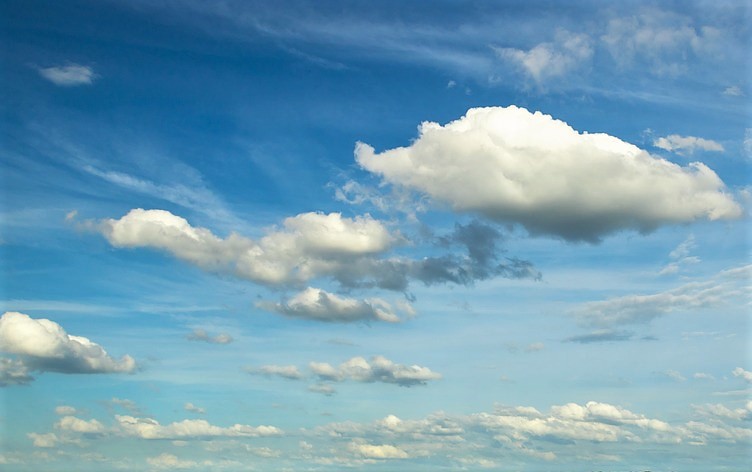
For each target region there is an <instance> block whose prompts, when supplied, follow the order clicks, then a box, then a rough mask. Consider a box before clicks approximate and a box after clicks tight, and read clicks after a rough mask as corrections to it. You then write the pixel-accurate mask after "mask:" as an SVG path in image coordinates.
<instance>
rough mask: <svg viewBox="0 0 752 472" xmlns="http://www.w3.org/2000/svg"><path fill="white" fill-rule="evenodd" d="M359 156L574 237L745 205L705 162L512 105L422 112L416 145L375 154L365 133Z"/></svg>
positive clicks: (720, 215)
mask: <svg viewBox="0 0 752 472" xmlns="http://www.w3.org/2000/svg"><path fill="white" fill-rule="evenodd" d="M355 156H356V160H357V162H358V163H359V164H360V165H361V167H363V168H364V169H366V170H368V171H370V172H373V173H375V174H378V175H380V176H382V177H383V179H384V180H385V181H387V182H389V183H392V184H395V185H399V186H404V187H407V188H411V189H414V190H418V191H420V192H423V193H425V194H427V195H429V196H430V197H432V198H433V199H435V200H436V201H439V202H444V203H447V204H449V205H450V206H451V207H452V208H453V209H454V210H456V211H461V212H473V213H480V214H482V215H484V216H486V217H488V218H490V219H492V220H495V221H498V222H505V223H519V224H521V225H522V226H524V227H525V228H526V229H527V230H528V231H529V232H530V233H532V234H548V235H553V236H558V237H561V238H563V239H566V240H570V241H590V242H596V241H598V240H599V239H600V238H602V237H603V236H605V235H608V234H610V233H614V232H617V231H621V230H627V229H632V230H637V231H640V232H648V231H651V230H654V229H656V228H658V227H660V226H663V225H668V224H678V223H688V222H691V221H694V220H697V219H703V218H708V219H711V220H717V219H726V218H735V217H738V216H740V215H741V208H740V206H739V204H738V203H737V202H735V201H734V200H733V199H732V198H731V196H730V195H729V194H728V193H726V191H725V186H724V184H723V182H722V181H721V179H720V178H719V177H718V176H717V175H716V174H715V172H713V171H712V170H710V169H709V168H708V167H707V166H705V165H704V164H702V163H692V164H690V165H689V166H688V167H681V166H678V165H676V164H673V163H671V162H668V161H666V160H663V159H660V158H658V157H655V156H652V155H650V154H648V153H647V152H645V151H643V150H641V149H639V148H638V147H636V146H634V145H631V144H628V143H626V142H624V141H621V140H620V139H618V138H615V137H612V136H609V135H607V134H601V133H596V134H589V133H578V132H577V131H575V130H574V129H572V128H571V127H570V126H569V125H567V124H566V123H564V122H562V121H559V120H555V119H553V118H552V117H551V116H549V115H544V114H542V113H540V112H536V113H530V112H529V111H528V110H526V109H524V108H518V107H515V106H509V107H506V108H501V107H489V108H473V109H470V110H468V112H467V114H466V115H465V116H463V117H462V118H460V119H458V120H456V121H453V122H451V123H449V124H447V125H445V126H442V125H440V124H438V123H432V122H424V123H423V124H421V126H420V135H419V136H418V138H417V139H416V140H415V141H413V142H412V144H411V145H410V146H406V147H400V148H395V149H390V150H386V151H384V152H382V153H378V154H377V153H376V152H375V150H374V149H373V148H372V147H371V146H369V145H367V144H365V143H360V142H359V143H358V144H357V145H356V147H355Z"/></svg>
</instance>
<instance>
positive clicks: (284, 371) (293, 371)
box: [248, 365, 303, 380]
mask: <svg viewBox="0 0 752 472" xmlns="http://www.w3.org/2000/svg"><path fill="white" fill-rule="evenodd" d="M248 372H249V373H252V374H261V375H266V376H269V377H282V378H285V379H290V380H300V379H302V378H303V374H301V373H300V370H298V368H297V367H295V366H294V365H264V366H261V367H259V368H258V369H248Z"/></svg>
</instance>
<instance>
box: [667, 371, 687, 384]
mask: <svg viewBox="0 0 752 472" xmlns="http://www.w3.org/2000/svg"><path fill="white" fill-rule="evenodd" d="M660 374H661V375H663V376H664V377H667V378H669V379H671V380H674V381H676V382H685V381H686V380H687V378H686V377H684V376H683V375H682V374H681V373H679V372H677V371H675V370H665V371H663V372H661V373H660Z"/></svg>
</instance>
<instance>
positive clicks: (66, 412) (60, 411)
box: [55, 405, 76, 416]
mask: <svg viewBox="0 0 752 472" xmlns="http://www.w3.org/2000/svg"><path fill="white" fill-rule="evenodd" d="M55 414H56V415H61V416H71V415H75V414H76V409H75V408H74V407H72V406H68V405H60V406H57V407H55Z"/></svg>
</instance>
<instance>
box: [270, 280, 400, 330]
mask: <svg viewBox="0 0 752 472" xmlns="http://www.w3.org/2000/svg"><path fill="white" fill-rule="evenodd" d="M256 306H258V307H259V308H263V309H264V310H267V311H271V312H274V313H279V314H281V315H285V316H289V317H292V318H304V319H309V320H317V321H328V322H335V323H348V322H353V321H370V320H374V321H386V322H389V323H397V322H399V321H400V318H399V317H398V316H397V314H396V312H395V310H394V309H393V308H392V306H391V305H390V304H389V303H388V302H386V301H384V300H382V299H380V298H370V299H366V300H355V299H352V298H346V297H339V296H337V295H334V294H331V293H328V292H326V291H324V290H321V289H318V288H312V287H308V288H307V289H305V290H304V291H302V292H300V293H298V294H297V295H295V296H293V297H292V298H290V299H289V300H286V301H283V302H280V303H272V302H268V301H261V302H258V303H256Z"/></svg>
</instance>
